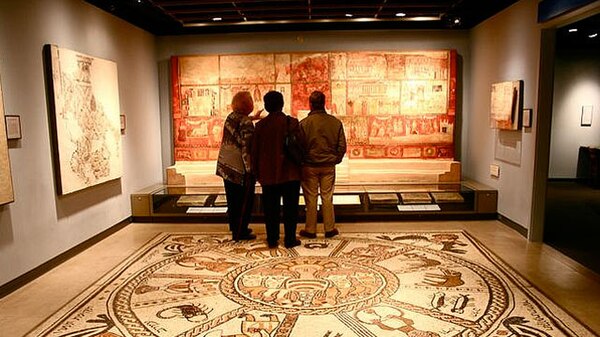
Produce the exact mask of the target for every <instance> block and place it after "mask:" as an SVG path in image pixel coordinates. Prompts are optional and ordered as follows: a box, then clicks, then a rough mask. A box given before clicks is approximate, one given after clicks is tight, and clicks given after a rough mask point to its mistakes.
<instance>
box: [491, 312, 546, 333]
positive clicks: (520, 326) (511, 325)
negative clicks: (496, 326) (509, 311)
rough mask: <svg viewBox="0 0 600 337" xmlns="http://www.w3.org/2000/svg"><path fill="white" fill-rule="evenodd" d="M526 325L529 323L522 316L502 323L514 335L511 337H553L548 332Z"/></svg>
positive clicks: (513, 317)
mask: <svg viewBox="0 0 600 337" xmlns="http://www.w3.org/2000/svg"><path fill="white" fill-rule="evenodd" d="M525 323H529V321H528V320H526V319H525V318H524V317H521V316H512V317H508V318H505V319H504V320H503V321H502V325H504V327H505V328H506V329H507V330H508V331H510V332H511V333H512V334H511V335H510V336H513V337H552V336H551V335H549V334H548V333H547V332H545V331H542V330H540V329H538V328H534V327H532V326H529V325H527V324H525Z"/></svg>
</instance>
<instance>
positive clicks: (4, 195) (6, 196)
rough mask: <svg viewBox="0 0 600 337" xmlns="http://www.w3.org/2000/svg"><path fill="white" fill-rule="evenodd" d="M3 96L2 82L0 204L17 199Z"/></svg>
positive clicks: (0, 100)
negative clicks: (12, 174)
mask: <svg viewBox="0 0 600 337" xmlns="http://www.w3.org/2000/svg"><path fill="white" fill-rule="evenodd" d="M2 97H3V95H2V84H0V205H4V204H7V203H10V202H13V201H15V197H14V192H13V185H12V176H11V173H10V160H9V158H8V140H7V138H6V124H5V123H6V122H5V120H4V101H3V98H2Z"/></svg>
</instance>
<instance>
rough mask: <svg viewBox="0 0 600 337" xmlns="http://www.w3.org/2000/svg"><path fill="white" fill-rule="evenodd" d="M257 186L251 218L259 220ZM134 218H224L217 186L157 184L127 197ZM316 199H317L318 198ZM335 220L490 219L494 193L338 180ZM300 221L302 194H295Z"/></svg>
mask: <svg viewBox="0 0 600 337" xmlns="http://www.w3.org/2000/svg"><path fill="white" fill-rule="evenodd" d="M261 197H262V190H261V188H260V185H257V186H256V195H255V200H254V205H253V210H252V216H253V221H262V204H261ZM131 201H132V213H133V218H134V221H195V222H202V221H206V222H226V220H227V218H226V214H227V213H226V212H227V201H226V198H225V191H224V189H223V187H222V186H193V187H181V186H167V185H156V186H153V187H150V188H147V189H145V190H142V191H140V192H138V193H136V194H133V195H132V196H131ZM319 202H320V200H319ZM333 203H334V208H335V214H336V220H337V221H367V220H371V221H378V220H403V219H468V218H479V219H481V218H495V217H496V203H497V192H496V191H495V190H493V189H491V188H489V187H487V186H484V185H481V184H478V183H475V182H461V183H436V184H407V183H404V184H389V183H381V184H355V185H354V184H339V185H336V187H335V194H334V197H333ZM299 211H300V221H304V198H303V197H302V195H300V202H299Z"/></svg>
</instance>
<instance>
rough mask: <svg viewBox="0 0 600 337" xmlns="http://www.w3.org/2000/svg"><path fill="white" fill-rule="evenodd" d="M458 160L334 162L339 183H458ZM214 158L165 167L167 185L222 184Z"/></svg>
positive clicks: (363, 160) (361, 160)
mask: <svg viewBox="0 0 600 337" xmlns="http://www.w3.org/2000/svg"><path fill="white" fill-rule="evenodd" d="M460 170H461V168H460V162H458V161H452V160H436V159H427V160H425V159H377V160H365V159H352V160H348V159H344V161H342V162H341V163H340V164H339V165H337V166H336V182H337V183H340V184H371V183H387V182H390V181H393V182H395V183H419V184H422V183H451V182H453V183H459V182H460ZM215 171H216V162H215V161H202V162H178V163H177V164H175V165H173V166H170V167H168V168H167V185H181V186H207V185H208V186H211V185H218V184H221V183H222V181H221V178H220V177H218V176H216V175H215Z"/></svg>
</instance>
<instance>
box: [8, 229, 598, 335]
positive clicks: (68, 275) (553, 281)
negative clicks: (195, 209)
mask: <svg viewBox="0 0 600 337" xmlns="http://www.w3.org/2000/svg"><path fill="white" fill-rule="evenodd" d="M252 228H253V229H254V230H255V232H257V233H259V234H262V235H259V239H261V238H262V239H264V226H263V225H261V224H253V225H252ZM338 228H339V229H340V231H341V232H361V231H364V232H366V231H372V232H378V231H402V230H439V229H465V230H467V231H469V233H471V234H472V235H474V236H475V237H476V238H477V239H479V240H480V241H481V242H482V243H483V244H484V245H486V246H487V247H488V248H490V249H491V250H492V251H494V252H495V253H496V254H497V255H498V256H500V257H501V258H502V259H503V260H504V261H506V262H507V263H509V264H510V265H511V266H512V267H513V268H514V269H516V270H517V271H518V272H519V273H521V274H522V275H523V276H525V277H526V278H527V279H529V280H530V281H531V282H532V283H533V284H534V285H535V286H537V287H538V288H539V289H540V290H541V291H542V292H544V293H545V294H546V295H548V296H549V297H551V298H552V299H554V301H555V302H556V303H558V304H559V305H560V306H562V307H563V308H564V309H566V310H567V311H568V312H570V313H571V314H572V315H574V316H575V317H576V318H578V319H579V320H580V321H581V322H583V323H584V324H586V325H588V326H589V327H590V328H591V329H592V330H594V331H595V332H596V334H599V335H600V276H599V275H597V274H595V273H593V272H591V271H589V270H588V269H586V268H584V267H582V266H581V265H579V264H578V263H576V262H574V261H572V260H570V259H568V258H567V257H565V256H564V255H562V254H560V253H558V252H557V251H556V250H554V249H552V248H551V247H549V246H547V245H543V244H539V243H530V242H528V241H527V240H526V239H525V238H523V237H522V236H520V235H519V234H518V233H517V232H515V231H514V230H512V229H510V228H508V227H506V226H505V225H503V224H502V223H500V222H498V221H493V220H491V221H443V222H385V223H377V222H370V223H352V224H350V223H343V224H339V225H338ZM206 231H208V232H210V231H218V232H223V231H226V225H224V224H156V223H152V224H150V223H133V224H130V225H128V226H126V227H125V228H123V229H121V230H119V231H118V232H116V233H114V234H113V235H111V236H109V237H108V238H106V239H104V240H102V241H101V242H99V243H97V244H96V245H94V246H92V247H90V248H89V249H87V250H85V251H84V252H82V253H80V254H78V255H77V256H75V257H73V258H72V259H70V260H68V261H66V262H65V263H63V264H61V265H60V266H58V267H56V268H54V269H53V270H51V271H49V272H48V273H46V274H45V275H43V276H41V277H39V278H38V279H36V280H35V281H33V282H31V283H29V284H27V285H25V286H24V287H22V288H21V289H19V290H17V291H15V292H14V293H12V294H10V295H8V296H6V297H4V298H2V299H0V327H1V328H0V335H1V336H11V337H15V336H23V335H25V334H26V333H27V332H28V331H30V330H31V329H32V328H34V327H35V326H36V325H37V324H39V323H40V322H42V321H43V320H44V319H45V318H46V317H48V316H50V315H52V313H54V312H55V311H56V310H58V309H59V308H60V307H62V306H63V305H65V304H66V303H67V302H68V301H69V300H70V299H72V298H73V297H75V296H76V295H77V294H79V293H80V292H82V291H83V290H84V289H86V288H87V287H88V286H90V285H91V284H93V283H94V281H96V280H97V279H99V278H100V277H101V276H103V275H104V274H105V273H107V272H109V271H110V270H111V269H112V268H113V267H114V266H115V265H117V264H119V263H120V262H121V261H122V260H124V259H125V258H126V257H127V256H129V255H130V254H131V253H133V252H134V251H136V250H137V249H138V248H139V247H140V246H142V245H143V244H144V243H146V242H147V241H149V240H150V239H151V238H153V237H154V236H155V235H156V234H158V233H160V232H206Z"/></svg>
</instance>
